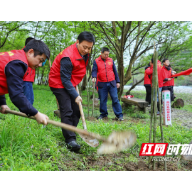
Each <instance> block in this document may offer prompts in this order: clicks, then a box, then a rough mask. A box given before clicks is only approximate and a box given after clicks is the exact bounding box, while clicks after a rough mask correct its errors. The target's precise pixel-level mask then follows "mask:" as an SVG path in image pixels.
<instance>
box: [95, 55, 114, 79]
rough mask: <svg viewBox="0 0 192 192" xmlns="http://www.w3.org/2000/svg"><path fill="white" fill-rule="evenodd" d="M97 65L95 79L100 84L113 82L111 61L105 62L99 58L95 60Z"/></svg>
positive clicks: (108, 59) (109, 59)
mask: <svg viewBox="0 0 192 192" xmlns="http://www.w3.org/2000/svg"><path fill="white" fill-rule="evenodd" d="M95 62H96V64H97V79H98V81H100V82H109V81H113V80H115V74H114V72H113V59H111V58H109V57H108V58H107V59H106V60H105V61H103V59H101V56H100V57H98V58H97V59H95Z"/></svg>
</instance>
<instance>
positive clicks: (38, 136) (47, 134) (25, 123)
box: [0, 86, 192, 171]
mask: <svg viewBox="0 0 192 192" xmlns="http://www.w3.org/2000/svg"><path fill="white" fill-rule="evenodd" d="M131 94H133V95H135V97H136V96H137V97H138V98H144V96H145V93H144V92H140V93H138V92H132V93H131ZM34 95H35V102H34V107H35V108H37V109H38V110H39V111H40V112H42V113H45V114H47V115H48V116H49V118H50V119H52V120H55V121H60V119H59V118H57V117H54V115H53V111H54V110H56V109H57V105H56V100H55V96H54V95H53V94H52V92H51V91H50V89H49V87H48V86H34ZM90 95H91V94H90ZM177 95H178V94H177ZM86 96H87V93H86V91H84V92H83V104H84V105H86V104H87V101H86ZM181 96H182V97H183V99H185V100H186V103H188V104H190V103H191V98H190V97H189V96H187V94H186V95H181ZM6 98H7V104H8V106H9V107H10V108H11V109H13V110H18V109H16V107H15V106H14V105H13V104H12V103H11V101H10V99H9V97H8V96H6ZM91 107H92V100H90V112H89V114H90V115H91V110H92V108H91ZM108 108H109V118H114V117H115V116H114V114H113V110H112V106H111V101H109V102H108ZM186 109H187V106H186V108H185V110H186ZM83 110H84V113H85V117H86V118H87V116H88V115H87V112H88V110H87V107H85V106H84V107H83ZM180 110H182V109H180ZM190 110H191V109H190ZM98 115H99V109H98V108H96V110H95V111H94V116H95V117H96V116H98ZM124 117H125V121H124V122H117V121H112V120H111V119H109V121H97V120H96V121H88V120H87V121H86V122H87V127H88V131H90V132H94V133H99V134H100V135H103V136H109V135H110V134H111V132H112V131H114V130H115V131H120V130H134V131H135V133H136V135H137V143H136V144H135V146H134V147H133V148H131V149H129V150H126V151H123V152H121V153H119V154H117V155H101V156H99V155H97V149H96V148H92V147H90V146H88V145H87V144H86V143H85V142H84V141H82V139H81V138H80V137H79V136H77V142H78V143H79V144H80V145H81V153H73V152H70V151H69V150H68V149H67V148H66V145H65V142H64V138H63V135H62V132H61V129H60V128H59V127H55V126H53V125H47V126H46V127H44V126H43V125H40V124H37V122H36V121H34V120H31V119H27V118H23V117H19V116H15V115H11V114H7V115H3V114H0V170H2V171H24V170H25V171H32V170H33V171H48V170H52V171H58V170H68V171H70V170H73V171H74V170H90V171H94V170H95V171H96V170H100V171H102V170H103V171H104V170H125V168H124V167H123V165H124V164H126V163H129V162H138V159H137V158H138V154H139V151H140V146H141V144H142V143H145V142H148V141H149V127H150V124H149V117H150V116H149V114H143V113H141V112H138V111H135V109H134V107H133V108H131V109H129V110H126V111H124ZM82 127H83V126H82V122H81V119H80V122H79V124H78V128H81V129H82ZM160 138H161V135H160V128H159V127H157V142H160V141H161V139H160ZM191 140H192V129H185V128H183V127H181V126H179V125H177V124H176V123H174V122H173V126H169V127H164V141H165V142H168V143H181V144H184V143H189V142H190V141H191Z"/></svg>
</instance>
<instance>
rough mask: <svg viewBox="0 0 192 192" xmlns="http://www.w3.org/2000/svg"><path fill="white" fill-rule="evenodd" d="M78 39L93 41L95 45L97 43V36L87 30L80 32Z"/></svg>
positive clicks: (80, 40)
mask: <svg viewBox="0 0 192 192" xmlns="http://www.w3.org/2000/svg"><path fill="white" fill-rule="evenodd" d="M77 39H78V40H79V43H81V42H82V41H88V42H93V45H94V44H95V37H94V36H93V34H92V33H90V32H87V31H83V32H82V33H80V34H79V36H78V37H77Z"/></svg>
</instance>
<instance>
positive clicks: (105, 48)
mask: <svg viewBox="0 0 192 192" xmlns="http://www.w3.org/2000/svg"><path fill="white" fill-rule="evenodd" d="M105 51H107V52H109V49H108V48H107V47H103V48H102V49H101V53H104V52H105Z"/></svg>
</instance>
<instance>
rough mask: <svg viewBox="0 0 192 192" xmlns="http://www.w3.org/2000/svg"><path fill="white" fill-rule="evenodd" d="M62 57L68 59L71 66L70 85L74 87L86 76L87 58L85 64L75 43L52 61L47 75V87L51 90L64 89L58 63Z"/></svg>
mask: <svg viewBox="0 0 192 192" xmlns="http://www.w3.org/2000/svg"><path fill="white" fill-rule="evenodd" d="M63 57H69V58H70V60H71V63H72V65H73V70H72V74H71V83H72V85H73V86H74V87H75V86H76V85H78V84H79V83H80V82H81V81H82V79H83V77H84V76H85V74H86V66H87V64H88V61H89V58H88V59H87V62H86V63H85V61H84V59H83V58H82V56H81V55H80V53H79V51H78V49H77V47H76V43H75V44H73V45H71V46H69V47H67V48H66V49H64V50H63V51H62V52H61V53H59V54H58V55H57V57H56V58H55V60H54V61H53V65H52V67H51V70H50V73H49V86H50V87H52V88H64V86H63V84H62V81H61V76H60V61H61V59H62V58H63Z"/></svg>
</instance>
